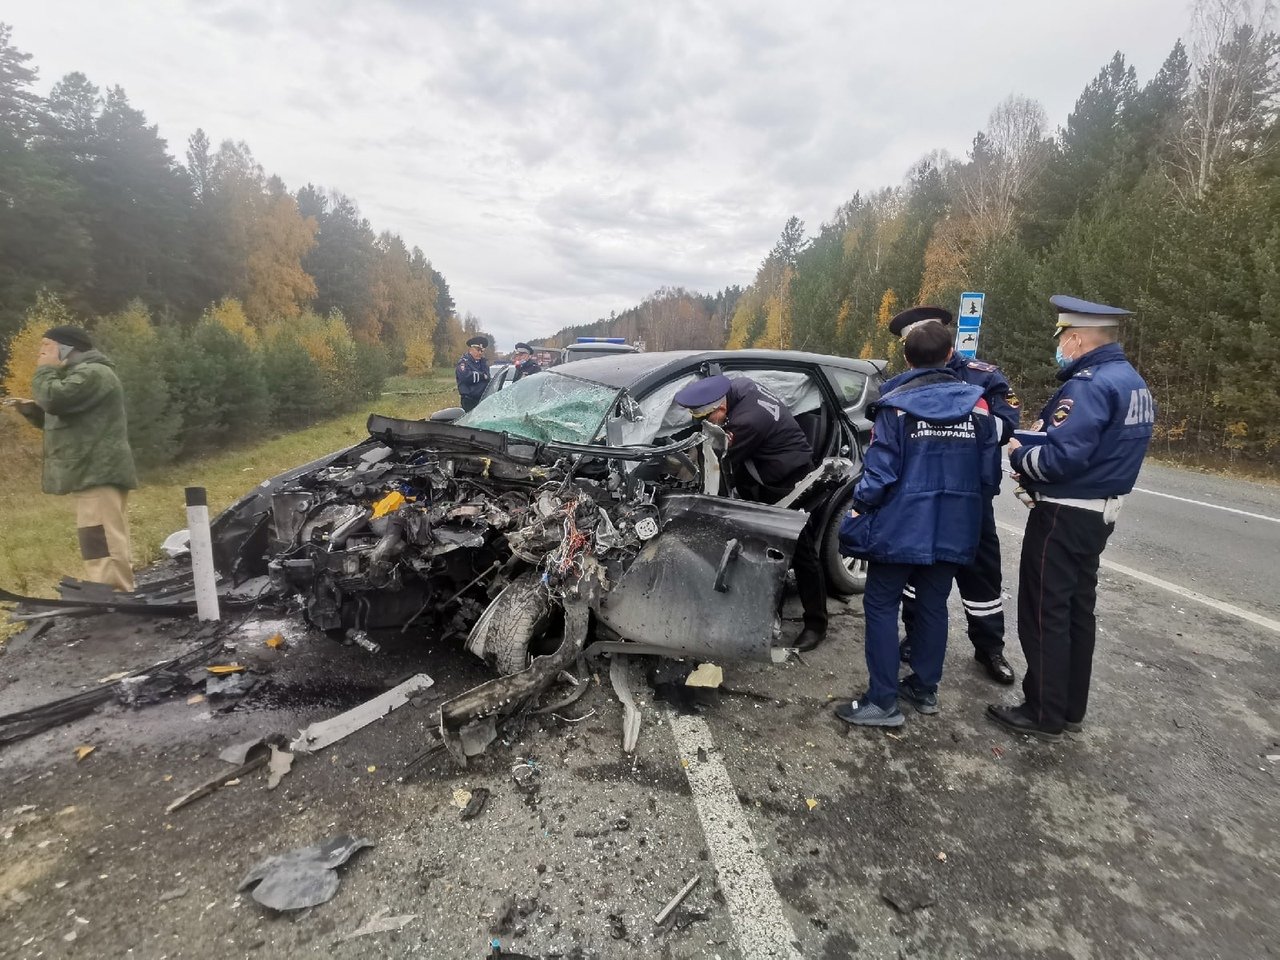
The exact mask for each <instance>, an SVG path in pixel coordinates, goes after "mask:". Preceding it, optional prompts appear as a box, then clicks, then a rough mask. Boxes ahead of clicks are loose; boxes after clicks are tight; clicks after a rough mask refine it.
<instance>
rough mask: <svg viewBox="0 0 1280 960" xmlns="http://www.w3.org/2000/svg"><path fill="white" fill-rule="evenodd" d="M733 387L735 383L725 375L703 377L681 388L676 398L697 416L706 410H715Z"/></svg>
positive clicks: (677, 401)
mask: <svg viewBox="0 0 1280 960" xmlns="http://www.w3.org/2000/svg"><path fill="white" fill-rule="evenodd" d="M732 385H733V381H732V380H730V379H729V378H728V377H726V376H725V375H724V374H719V375H717V376H714V377H703V378H702V379H701V380H695V381H693V383H690V384H688V385H686V386H684V387H681V388H680V392H679V393H677V394H676V396H675V401H676V403H678V404H680V406H682V407H687V408H688V409H689V410H690V411H691V412H693V413H695V414H697V413H701V412H703V410H704V409H705V408H708V407H710V408H711V409H715V408H716V407H717V406H719V405H720V401H721V400H723V399H724V398H725V395H726V394H727V393H728V392H729V387H731V386H732ZM708 412H709V411H708Z"/></svg>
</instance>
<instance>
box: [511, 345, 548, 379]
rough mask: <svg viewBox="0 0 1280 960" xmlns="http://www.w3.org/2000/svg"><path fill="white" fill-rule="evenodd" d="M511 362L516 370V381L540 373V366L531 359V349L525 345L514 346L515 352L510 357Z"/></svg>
mask: <svg viewBox="0 0 1280 960" xmlns="http://www.w3.org/2000/svg"><path fill="white" fill-rule="evenodd" d="M511 362H512V364H513V365H514V366H515V368H516V375H515V379H516V380H521V379H523V378H525V377H530V376H533V374H535V373H541V372H542V364H540V363H538V361H537V360H535V359H533V347H531V346H529V345H528V344H527V343H517V344H516V349H515V352H514V353H513V354H512V356H511Z"/></svg>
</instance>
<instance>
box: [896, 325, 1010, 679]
mask: <svg viewBox="0 0 1280 960" xmlns="http://www.w3.org/2000/svg"><path fill="white" fill-rule="evenodd" d="M953 319H954V318H953V317H952V315H951V311H950V310H946V309H943V308H942V307H927V306H926V307H912V308H911V309H910V310H904V311H903V312H902V313H900V314H898V315H897V316H896V317H894V318H893V319H892V320H890V321H889V332H890V333H892V334H893V335H894V336H896V337H901V338H902V339H903V340H905V339H906V335H907V333H908V331H910V330H914V329H915V328H916V327H917V326H918V325H919V324H921V323H929V322H937V323H941V324H942V325H943V326H950V325H951V323H952V321H953ZM946 368H947V369H948V370H950V371H951V372H952V373H954V374H955V375H956V376H957V377H959V378H960V379H961V380H963V381H964V382H965V383H969V384H972V385H974V386H976V387H981V388H982V399H983V400H985V401H986V403H987V409H988V410H990V411H991V414H992V415H993V416H994V417H995V424H996V426H997V428H998V430H999V436H998V439H999V442H1000V443H1002V444H1003V443H1004V442H1005V441H1006V440H1008V439H1009V438H1010V437H1012V436H1013V431H1014V430H1016V429H1017V428H1018V420H1019V406H1020V403H1019V400H1018V398H1017V396H1016V395H1015V394H1014V392H1013V390H1012V389H1010V387H1009V381H1008V380H1006V379H1005V376H1004V374H1003V373H1001V372H1000V368H999V367H997V366H996V365H995V364H993V363H987V362H986V361H984V360H969V359H966V358H965V357H962V356H960V355H959V354H957V353H956V352H955V351H954V350H953V351H952V353H951V356H950V357H949V358H948V359H947V363H946ZM993 499H994V498H991V497H989V498H987V499H986V500H985V501H984V503H983V507H982V538H981V540H979V542H978V553H977V555H976V556H975V557H974V561H973V563H972V564H970V565H968V566H964V567H961V568H960V569H959V570H958V571H957V572H956V585H957V586H958V587H959V588H960V599H961V600H962V601H963V603H964V615H965V619H966V620H967V621H968V624H969V640H970V641H971V642H972V643H973V656H974V659H975V660H977V661H978V663H980V664H982V666H983V667H984V668H985V669H986V671H987V675H988V676H989V677H991V679H992V680H994V681H996V683H1003V684H1011V683H1013V680H1014V676H1013V668H1012V667H1011V666H1009V661H1008V660H1006V659H1005V657H1004V601H1003V600H1001V599H1000V586H1001V578H1000V536H999V534H997V533H996V514H995V508H994V506H993V503H992V501H993ZM915 601H916V588H915V584H914V582H911V583H908V584H907V587H906V589H905V590H904V591H903V594H902V626H903V630H904V632H905V634H906V639H905V640H904V641H903V643H902V650H901V659H902V661H903V662H904V663H908V662H910V660H911V640H912V634H913V632H914V629H915V619H916V617H915V613H916V611H915V606H916V603H915Z"/></svg>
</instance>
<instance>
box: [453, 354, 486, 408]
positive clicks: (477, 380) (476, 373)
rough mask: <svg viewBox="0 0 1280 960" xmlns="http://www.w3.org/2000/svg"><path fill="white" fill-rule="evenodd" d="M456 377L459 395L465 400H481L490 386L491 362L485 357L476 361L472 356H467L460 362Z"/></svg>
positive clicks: (455, 372) (455, 373) (455, 371)
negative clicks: (486, 388)
mask: <svg viewBox="0 0 1280 960" xmlns="http://www.w3.org/2000/svg"><path fill="white" fill-rule="evenodd" d="M454 375H455V376H456V377H457V380H458V395H459V396H460V397H462V398H463V399H464V400H467V399H475V400H479V399H480V397H481V396H482V395H483V394H484V388H485V387H487V386H488V385H489V361H488V360H487V359H486V358H484V357H481V358H480V359H479V360H476V359H474V358H473V357H472V356H471V354H469V353H468V354H465V355H464V356H463V358H462V359H461V360H459V361H458V366H457V368H456V369H455V370H454Z"/></svg>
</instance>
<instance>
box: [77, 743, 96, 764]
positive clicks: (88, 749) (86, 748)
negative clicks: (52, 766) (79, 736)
mask: <svg viewBox="0 0 1280 960" xmlns="http://www.w3.org/2000/svg"><path fill="white" fill-rule="evenodd" d="M96 749H98V748H97V747H95V746H92V745H90V744H87V743H84V744H81V745H80V746H78V747H76V762H77V763H79V762H80V761H81V760H83V759H84V758H85V757H87V756H88V755H89V754H91V753H93V751H94V750H96Z"/></svg>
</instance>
